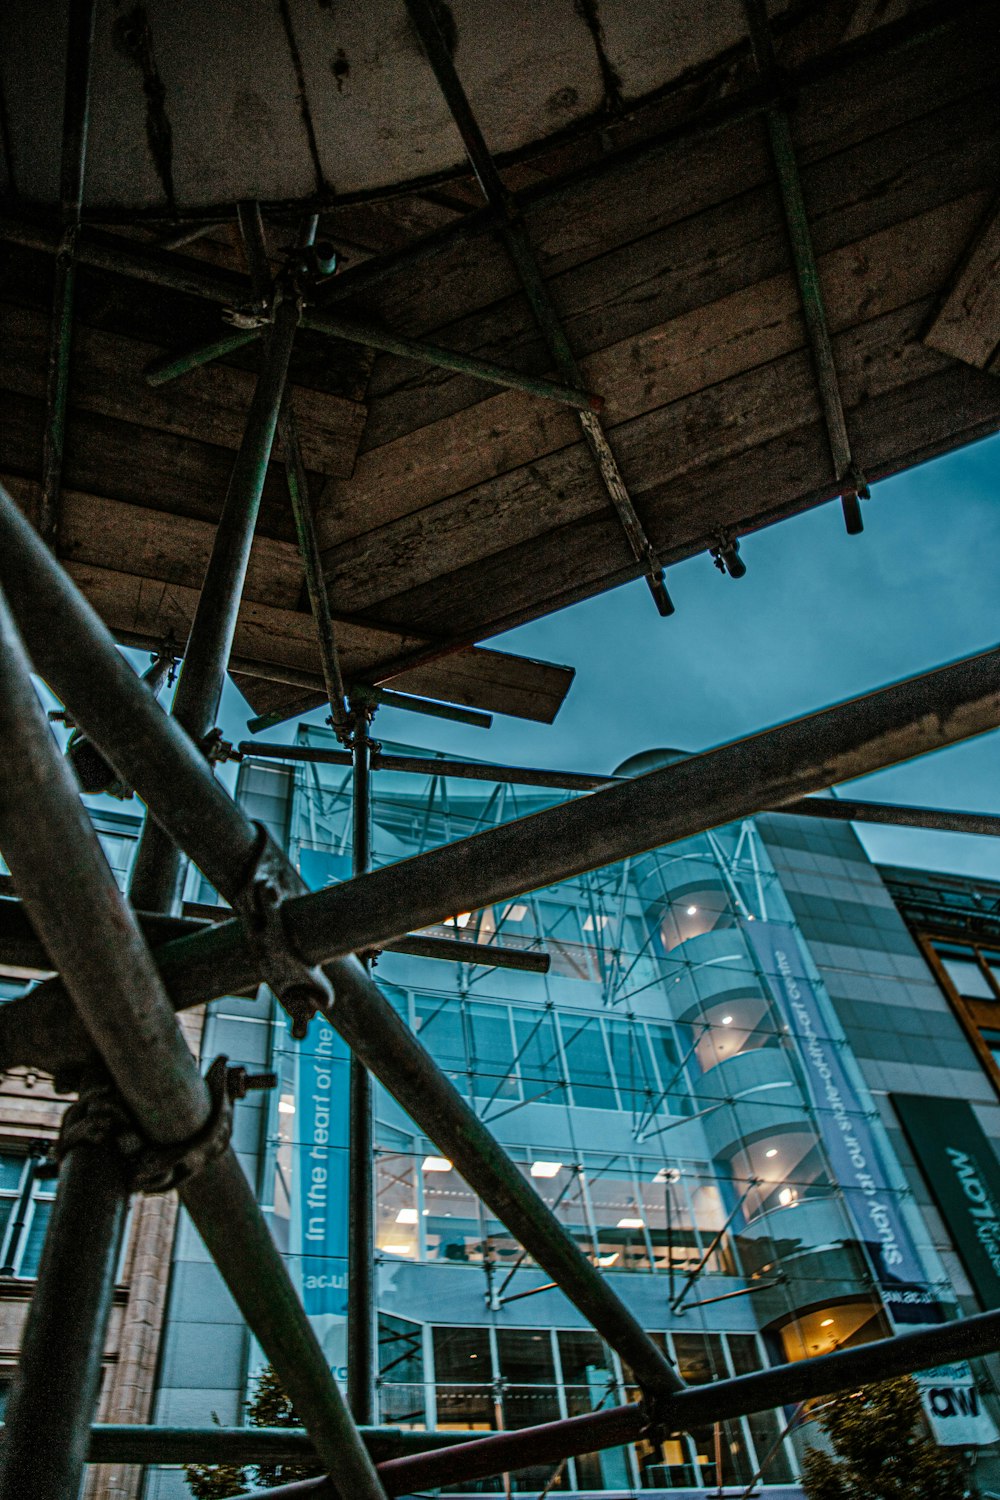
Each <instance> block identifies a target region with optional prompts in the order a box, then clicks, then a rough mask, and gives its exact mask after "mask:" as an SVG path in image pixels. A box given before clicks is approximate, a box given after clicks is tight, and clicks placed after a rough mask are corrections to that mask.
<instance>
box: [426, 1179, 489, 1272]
mask: <svg viewBox="0 0 1000 1500" xmlns="http://www.w3.org/2000/svg"><path fill="white" fill-rule="evenodd" d="M425 1160H426V1158H425ZM430 1160H431V1161H432V1162H435V1161H440V1160H443V1158H440V1157H438V1158H434V1157H432V1158H430ZM423 1185H424V1214H423V1220H424V1235H425V1239H426V1244H427V1257H428V1259H429V1260H455V1261H469V1260H476V1261H478V1260H480V1259H481V1258H482V1238H483V1234H482V1228H481V1226H480V1222H479V1203H478V1200H477V1198H476V1195H475V1193H474V1192H473V1191H472V1189H471V1188H470V1187H469V1186H468V1184H467V1183H466V1182H464V1181H463V1179H462V1178H461V1177H459V1175H458V1173H457V1172H455V1171H448V1172H437V1171H428V1170H427V1169H426V1168H425V1169H424V1172H423Z"/></svg>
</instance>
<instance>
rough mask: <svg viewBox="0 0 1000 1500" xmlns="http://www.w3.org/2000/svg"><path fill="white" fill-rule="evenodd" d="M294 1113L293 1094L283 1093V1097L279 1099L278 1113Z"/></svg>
mask: <svg viewBox="0 0 1000 1500" xmlns="http://www.w3.org/2000/svg"><path fill="white" fill-rule="evenodd" d="M294 1113H295V1100H294V1099H293V1098H292V1096H291V1094H282V1096H281V1098H280V1099H279V1100H278V1114H279V1115H294Z"/></svg>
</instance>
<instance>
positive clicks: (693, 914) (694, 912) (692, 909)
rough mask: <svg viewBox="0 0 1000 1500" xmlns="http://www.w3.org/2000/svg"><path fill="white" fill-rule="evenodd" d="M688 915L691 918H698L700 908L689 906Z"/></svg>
mask: <svg viewBox="0 0 1000 1500" xmlns="http://www.w3.org/2000/svg"><path fill="white" fill-rule="evenodd" d="M687 914H688V916H689V917H696V916H697V915H698V908H697V907H696V906H689V907H688V909H687Z"/></svg>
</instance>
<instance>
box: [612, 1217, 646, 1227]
mask: <svg viewBox="0 0 1000 1500" xmlns="http://www.w3.org/2000/svg"><path fill="white" fill-rule="evenodd" d="M642 1225H643V1221H642V1219H619V1220H618V1223H617V1224H616V1225H615V1228H616V1229H641V1228H642Z"/></svg>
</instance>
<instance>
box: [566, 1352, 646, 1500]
mask: <svg viewBox="0 0 1000 1500" xmlns="http://www.w3.org/2000/svg"><path fill="white" fill-rule="evenodd" d="M558 1338H559V1359H560V1361H561V1363H562V1376H563V1385H564V1387H565V1391H566V1410H567V1412H568V1413H569V1415H570V1416H571V1417H579V1416H583V1415H584V1414H585V1413H586V1412H590V1411H596V1410H597V1409H598V1408H599V1407H600V1408H603V1407H607V1406H614V1405H617V1396H616V1393H615V1381H614V1376H613V1374H612V1368H611V1355H610V1354H609V1352H608V1350H607V1347H606V1345H605V1344H604V1343H603V1341H602V1340H601V1339H599V1338H598V1337H597V1335H596V1334H593V1333H584V1332H582V1331H579V1332H578V1331H576V1330H573V1331H567V1332H562V1333H560V1334H559V1335H558ZM574 1463H575V1464H576V1479H577V1485H578V1486H579V1488H580V1489H582V1490H606V1489H628V1488H629V1486H630V1485H631V1482H632V1481H631V1477H630V1475H629V1472H628V1463H627V1460H626V1458H625V1450H624V1449H622V1448H615V1449H613V1450H611V1451H609V1452H604V1453H585V1454H582V1455H580V1456H579V1457H577V1458H576V1459H574Z"/></svg>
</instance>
